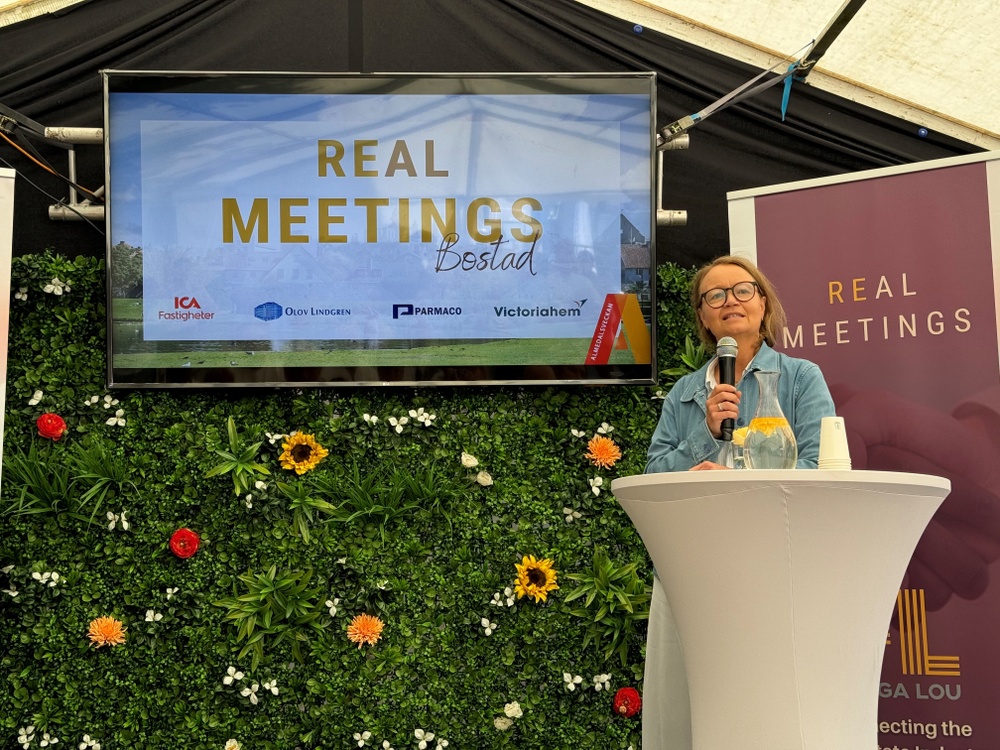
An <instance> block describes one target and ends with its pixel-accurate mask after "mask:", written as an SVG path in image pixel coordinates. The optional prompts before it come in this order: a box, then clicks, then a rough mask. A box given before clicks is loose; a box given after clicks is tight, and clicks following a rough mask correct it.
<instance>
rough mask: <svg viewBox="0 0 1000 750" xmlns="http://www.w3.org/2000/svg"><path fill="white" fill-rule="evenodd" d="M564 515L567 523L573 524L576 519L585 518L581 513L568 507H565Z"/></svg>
mask: <svg viewBox="0 0 1000 750" xmlns="http://www.w3.org/2000/svg"><path fill="white" fill-rule="evenodd" d="M563 513H564V514H565V516H566V523H573V521H575V520H576V519H578V518H582V517H583V514H582V513H580V511H578V510H573V509H572V508H567V507H566V506H563Z"/></svg>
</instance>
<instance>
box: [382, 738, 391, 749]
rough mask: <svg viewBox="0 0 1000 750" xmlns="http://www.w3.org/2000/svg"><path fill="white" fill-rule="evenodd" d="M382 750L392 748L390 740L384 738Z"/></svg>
mask: <svg viewBox="0 0 1000 750" xmlns="http://www.w3.org/2000/svg"><path fill="white" fill-rule="evenodd" d="M382 750H392V745H390V744H389V740H382Z"/></svg>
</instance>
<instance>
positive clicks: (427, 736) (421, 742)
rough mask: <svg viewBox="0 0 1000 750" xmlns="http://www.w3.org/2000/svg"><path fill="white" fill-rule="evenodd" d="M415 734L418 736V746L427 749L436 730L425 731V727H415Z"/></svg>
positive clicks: (423, 749)
mask: <svg viewBox="0 0 1000 750" xmlns="http://www.w3.org/2000/svg"><path fill="white" fill-rule="evenodd" d="M413 736H414V737H416V738H417V747H418V748H419V749H420V750H427V743H428V742H430V741H431V740H433V739H434V732H425V731H424V730H423V729H414V730H413Z"/></svg>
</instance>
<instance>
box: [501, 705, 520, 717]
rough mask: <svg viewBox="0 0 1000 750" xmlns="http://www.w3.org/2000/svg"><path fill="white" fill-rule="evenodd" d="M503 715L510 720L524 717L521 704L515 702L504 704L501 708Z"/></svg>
mask: <svg viewBox="0 0 1000 750" xmlns="http://www.w3.org/2000/svg"><path fill="white" fill-rule="evenodd" d="M503 712H504V714H505V715H506V716H507V717H508V718H511V719H520V718H521V717H522V716H524V711H522V710H521V704H520V703H518V702H517V701H513V702H511V703H505V704H504V707H503Z"/></svg>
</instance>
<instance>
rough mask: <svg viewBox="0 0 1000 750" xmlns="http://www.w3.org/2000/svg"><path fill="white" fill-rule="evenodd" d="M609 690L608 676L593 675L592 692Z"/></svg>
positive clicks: (609, 677) (609, 679)
mask: <svg viewBox="0 0 1000 750" xmlns="http://www.w3.org/2000/svg"><path fill="white" fill-rule="evenodd" d="M610 689H611V675H609V674H595V675H594V690H596V691H597V692H598V693H599V692H601V691H602V690H610Z"/></svg>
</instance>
